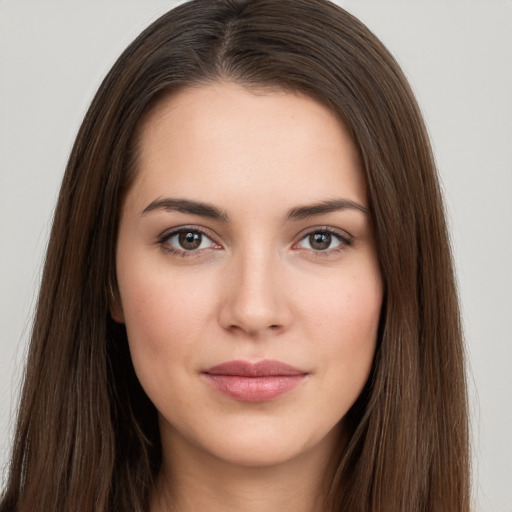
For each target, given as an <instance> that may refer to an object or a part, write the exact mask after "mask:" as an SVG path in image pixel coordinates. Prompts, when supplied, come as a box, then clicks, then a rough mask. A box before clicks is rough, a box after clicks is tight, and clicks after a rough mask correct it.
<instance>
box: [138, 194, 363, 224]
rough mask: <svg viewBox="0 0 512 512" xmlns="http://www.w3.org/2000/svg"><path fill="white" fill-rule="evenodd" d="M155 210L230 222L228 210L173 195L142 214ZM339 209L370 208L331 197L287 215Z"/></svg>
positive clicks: (297, 216) (294, 216)
mask: <svg viewBox="0 0 512 512" xmlns="http://www.w3.org/2000/svg"><path fill="white" fill-rule="evenodd" d="M155 210H164V211H169V212H170V211H177V212H181V213H190V214H192V215H198V216H200V217H207V218H210V219H214V220H219V221H222V222H228V221H229V216H228V214H227V212H225V211H223V210H220V209H219V208H217V207H216V206H213V205H211V204H209V203H204V202H202V201H193V200H190V199H174V198H171V197H164V198H157V199H155V200H154V201H152V202H151V203H150V204H149V205H148V206H146V208H144V210H142V212H141V215H147V214H148V213H150V212H153V211H155ZM339 210H356V211H359V212H361V213H364V214H365V215H367V214H368V209H367V208H365V207H364V206H363V205H361V204H359V203H356V202H355V201H351V200H349V199H341V198H340V199H329V200H327V201H321V202H319V203H314V204H311V205H306V206H297V207H295V208H292V209H291V210H289V211H288V212H287V213H286V215H285V220H286V221H291V220H303V219H307V218H309V217H315V216H317V215H324V214H327V213H331V212H335V211H339Z"/></svg>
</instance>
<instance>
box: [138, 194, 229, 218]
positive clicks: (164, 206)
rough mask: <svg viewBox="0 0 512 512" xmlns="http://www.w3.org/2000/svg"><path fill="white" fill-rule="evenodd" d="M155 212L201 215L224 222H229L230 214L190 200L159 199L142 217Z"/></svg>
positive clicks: (151, 204)
mask: <svg viewBox="0 0 512 512" xmlns="http://www.w3.org/2000/svg"><path fill="white" fill-rule="evenodd" d="M155 210H165V211H168V212H169V211H177V212H182V213H191V214H192V215H200V216H201V217H208V218H210V219H215V220H220V221H222V222H227V221H228V214H227V213H226V212H223V211H222V210H219V209H218V208H216V207H215V206H212V205H211V204H208V203H203V202H200V201H191V200H190V199H173V198H170V197H163V198H158V199H155V200H154V201H152V202H151V203H150V204H148V206H146V208H144V210H142V212H141V215H146V214H148V213H150V212H152V211H155Z"/></svg>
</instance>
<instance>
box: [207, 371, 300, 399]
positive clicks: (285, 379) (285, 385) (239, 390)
mask: <svg viewBox="0 0 512 512" xmlns="http://www.w3.org/2000/svg"><path fill="white" fill-rule="evenodd" d="M205 377H206V380H207V382H208V383H209V384H210V386H212V387H213V388H214V389H216V390H217V391H220V392H221V393H224V394H225V395H227V396H229V397H231V398H234V399H235V400H240V401H243V402H266V401H267V400H272V399H274V398H277V397H278V396H281V395H284V394H285V393H288V391H291V390H292V389H295V388H296V387H297V386H298V385H299V384H300V383H301V382H302V381H303V380H304V379H305V378H306V374H300V375H269V376H262V377H243V376H240V375H212V374H208V373H207V374H205Z"/></svg>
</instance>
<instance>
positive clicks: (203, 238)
mask: <svg viewBox="0 0 512 512" xmlns="http://www.w3.org/2000/svg"><path fill="white" fill-rule="evenodd" d="M158 243H159V244H160V245H161V246H162V248H163V249H164V250H165V251H167V252H170V253H172V254H176V255H179V256H191V255H193V254H195V253H196V252H197V251H200V250H202V249H219V248H220V246H219V245H218V244H216V243H215V242H214V241H213V240H212V239H211V238H210V237H209V236H208V235H206V233H204V232H203V231H201V230H200V229H197V228H193V229H192V228H180V229H176V230H173V231H171V232H170V233H166V234H164V235H163V236H162V237H161V238H160V239H159V240H158Z"/></svg>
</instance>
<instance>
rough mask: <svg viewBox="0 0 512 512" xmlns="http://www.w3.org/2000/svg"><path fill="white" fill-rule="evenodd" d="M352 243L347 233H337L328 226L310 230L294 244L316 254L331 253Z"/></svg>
mask: <svg viewBox="0 0 512 512" xmlns="http://www.w3.org/2000/svg"><path fill="white" fill-rule="evenodd" d="M351 243H352V240H351V237H350V236H349V235H348V234H347V235H344V234H343V233H338V231H336V232H335V231H333V230H331V229H330V228H324V229H318V230H317V231H310V232H309V233H308V234H306V235H305V236H304V237H303V238H302V239H301V240H300V241H299V243H298V244H297V245H296V247H297V248H299V249H307V250H309V251H312V252H313V253H317V254H325V255H328V254H333V253H335V252H339V251H341V250H343V249H345V248H346V247H348V246H350V245H351Z"/></svg>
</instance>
